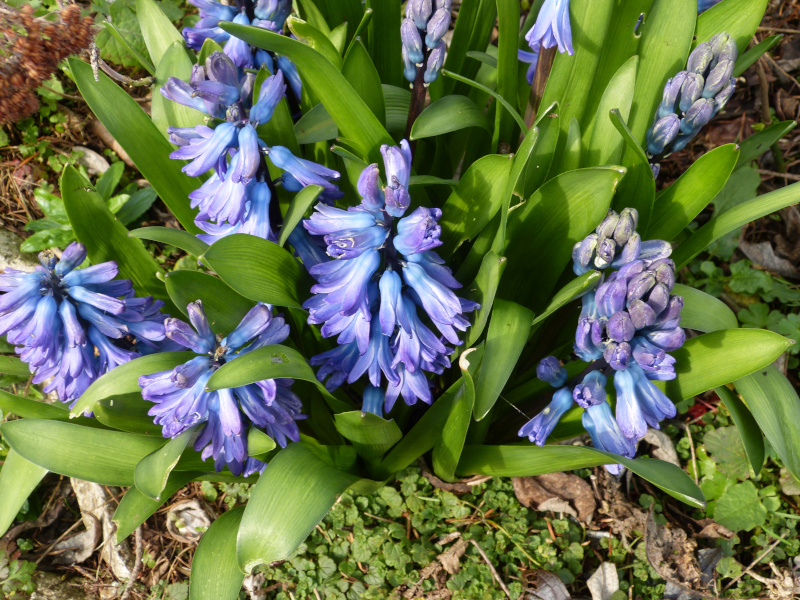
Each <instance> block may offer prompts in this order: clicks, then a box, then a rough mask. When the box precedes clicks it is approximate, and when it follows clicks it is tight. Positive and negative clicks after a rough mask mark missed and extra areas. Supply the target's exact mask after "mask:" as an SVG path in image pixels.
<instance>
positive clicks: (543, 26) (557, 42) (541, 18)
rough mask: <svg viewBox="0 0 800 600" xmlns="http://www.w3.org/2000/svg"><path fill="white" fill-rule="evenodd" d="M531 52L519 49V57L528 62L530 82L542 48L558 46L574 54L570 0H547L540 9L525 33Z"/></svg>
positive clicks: (562, 51) (560, 49) (562, 50)
mask: <svg viewBox="0 0 800 600" xmlns="http://www.w3.org/2000/svg"><path fill="white" fill-rule="evenodd" d="M525 41H526V42H528V47H529V48H530V52H526V51H524V50H519V51H518V52H517V58H518V59H519V60H520V61H522V62H524V63H528V64H529V65H530V66H529V67H528V73H527V78H528V84H531V83H533V76H534V74H535V73H536V64H537V62H538V61H539V51H540V50H541V49H542V48H554V47H556V46H557V47H558V51H559V52H561V53H564V52H566V53H568V54H570V55H571V54H574V52H575V51H574V50H573V48H572V26H571V24H570V20H569V0H545V2H544V4H542V7H541V8H540V9H539V14H538V15H537V17H536V22H535V23H534V24H533V27H531V28H530V29H529V30H528V33H526V34H525Z"/></svg>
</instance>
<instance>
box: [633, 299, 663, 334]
mask: <svg viewBox="0 0 800 600" xmlns="http://www.w3.org/2000/svg"><path fill="white" fill-rule="evenodd" d="M628 314H629V315H630V316H631V323H633V326H634V327H635V328H636V329H644V328H645V327H650V326H651V325H652V324H653V323H655V322H656V316H657V315H656V312H655V311H654V310H653V309H652V308H650V306H649V305H648V304H647V303H646V302H644V301H643V300H634V301H633V302H631V303H630V305H629V306H628Z"/></svg>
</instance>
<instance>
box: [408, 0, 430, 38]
mask: <svg viewBox="0 0 800 600" xmlns="http://www.w3.org/2000/svg"><path fill="white" fill-rule="evenodd" d="M431 12H432V6H431V0H408V4H406V17H407V18H409V19H413V20H414V23H415V24H416V26H417V27H418V28H419V29H422V30H423V31H425V27H427V25H428V19H430V18H431Z"/></svg>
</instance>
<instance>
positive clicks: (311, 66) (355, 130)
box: [220, 22, 394, 161]
mask: <svg viewBox="0 0 800 600" xmlns="http://www.w3.org/2000/svg"><path fill="white" fill-rule="evenodd" d="M220 27H222V28H223V29H224V30H225V31H227V32H228V33H230V34H232V35H235V36H236V37H238V38H240V39H242V40H244V41H245V42H247V43H248V44H253V45H254V46H258V47H259V48H264V49H266V50H272V51H273V52H277V53H279V54H284V55H286V57H287V58H289V60H291V61H292V62H293V63H294V64H295V65H296V66H297V68H298V70H299V71H300V74H301V75H304V78H303V83H304V84H305V85H307V86H308V87H309V88H310V90H311V92H313V94H314V95H315V96H317V97H318V98H319V99H320V101H321V102H322V104H324V105H325V108H326V109H327V111H328V114H330V115H331V117H333V120H334V121H335V122H336V125H337V126H338V128H339V131H340V132H341V134H342V136H344V137H345V138H347V139H348V140H351V141H352V142H353V143H354V144H355V145H356V147H357V150H358V151H359V152H360V153H361V154H362V156H363V157H365V158H369V159H370V160H373V161H378V159H379V158H380V152H379V149H380V146H381V144H393V143H394V142H393V140H392V138H391V136H389V133H388V132H387V131H386V129H384V128H383V125H381V122H380V120H379V119H378V118H377V117H376V116H375V115H374V114H372V111H370V109H369V107H368V106H367V105H366V103H365V102H364V101H363V100H362V99H361V97H360V96H359V95H358V93H357V92H356V91H355V90H354V89H353V88H352V86H351V85H350V84H349V83H348V82H347V79H345V78H344V76H343V75H342V74H341V73H339V71H338V70H337V69H336V67H335V66H334V65H333V64H332V63H331V62H330V61H329V60H327V59H326V58H325V57H323V56H322V55H321V54H319V53H318V52H316V51H315V50H314V49H312V48H310V47H309V46H306V45H305V44H303V43H302V42H299V41H297V40H293V39H291V38H289V37H287V36H284V35H280V34H277V33H274V32H271V31H268V30H266V29H261V28H259V27H252V26H249V25H238V24H236V23H227V22H223V23H220Z"/></svg>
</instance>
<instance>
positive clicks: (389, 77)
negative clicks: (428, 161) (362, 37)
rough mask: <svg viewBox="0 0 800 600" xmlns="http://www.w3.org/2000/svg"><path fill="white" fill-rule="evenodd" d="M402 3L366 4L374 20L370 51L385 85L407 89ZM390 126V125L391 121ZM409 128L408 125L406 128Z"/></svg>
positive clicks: (382, 0) (378, 1)
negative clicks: (400, 66) (402, 31)
mask: <svg viewBox="0 0 800 600" xmlns="http://www.w3.org/2000/svg"><path fill="white" fill-rule="evenodd" d="M401 3H402V0H366V6H367V8H369V9H371V10H372V11H373V12H372V19H370V22H369V25H368V27H367V33H368V35H367V39H368V49H369V53H370V56H371V57H372V62H373V63H374V64H375V68H376V69H377V70H378V73H379V74H380V76H381V81H382V82H383V83H384V84H389V85H393V86H399V85H405V84H406V82H405V80H404V78H403V72H402V69H398V68H397V66H398V65H400V64H402V63H401V61H402V58H401V56H400V48H401V43H400V22H401V19H402V14H403V13H402V10H401V8H400V4H401ZM387 124H388V121H387ZM403 125H405V123H404V124H403Z"/></svg>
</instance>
